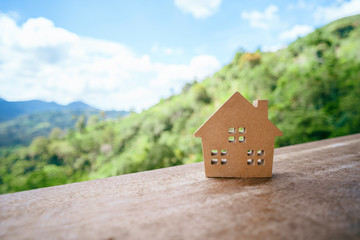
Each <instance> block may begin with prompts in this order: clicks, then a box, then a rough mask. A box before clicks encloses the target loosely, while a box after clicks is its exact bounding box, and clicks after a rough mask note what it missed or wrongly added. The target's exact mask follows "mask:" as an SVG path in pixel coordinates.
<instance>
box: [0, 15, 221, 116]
mask: <svg viewBox="0 0 360 240" xmlns="http://www.w3.org/2000/svg"><path fill="white" fill-rule="evenodd" d="M167 51H168V52H169V51H170V50H169V49H167ZM173 51H174V50H173ZM172 54H173V53H172ZM219 67H220V64H219V62H218V61H217V59H216V58H215V57H212V56H197V57H194V58H193V59H192V60H191V61H190V62H189V63H187V64H179V65H172V64H166V63H159V62H153V61H152V60H151V58H150V56H149V55H142V56H138V55H137V54H135V53H134V52H132V51H131V50H130V49H129V48H127V47H126V46H124V45H122V44H120V43H116V42H110V41H104V40H99V39H93V38H86V37H81V36H78V35H76V34H74V33H71V32H69V31H67V30H65V29H63V28H58V27H56V26H54V24H53V22H51V21H50V20H48V19H46V18H34V19H28V20H27V21H26V22H25V23H24V24H22V25H21V26H19V25H18V24H17V23H16V21H15V20H14V18H12V17H11V16H9V15H4V14H0V86H1V87H0V97H4V98H5V99H8V100H12V101H15V100H27V99H42V100H46V101H56V102H59V103H62V104H67V103H69V102H71V101H74V100H83V101H85V102H87V103H89V104H91V105H93V106H96V107H100V108H102V109H129V108H131V107H135V108H136V109H137V110H140V109H143V108H146V107H149V106H151V105H152V104H155V103H156V102H157V101H158V100H159V99H160V98H161V97H164V96H167V95H169V92H170V89H171V88H173V89H180V88H181V86H182V84H183V83H184V82H186V81H191V80H193V79H194V77H196V76H198V77H199V78H202V77H203V76H205V75H207V74H211V73H213V72H214V71H215V70H218V69H219ZM179 69H181V71H179ZM172 70H174V72H172ZM154 82H158V83H162V84H160V85H156V84H155V85H156V86H155V85H154Z"/></svg>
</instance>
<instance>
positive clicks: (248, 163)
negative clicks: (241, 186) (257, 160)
mask: <svg viewBox="0 0 360 240" xmlns="http://www.w3.org/2000/svg"><path fill="white" fill-rule="evenodd" d="M246 163H247V165H254V159H248V160H247V161H246Z"/></svg>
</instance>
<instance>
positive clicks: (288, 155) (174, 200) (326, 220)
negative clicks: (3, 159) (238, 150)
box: [0, 134, 360, 239]
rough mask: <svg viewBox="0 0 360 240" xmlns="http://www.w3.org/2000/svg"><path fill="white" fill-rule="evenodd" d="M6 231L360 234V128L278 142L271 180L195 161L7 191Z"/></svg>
mask: <svg viewBox="0 0 360 240" xmlns="http://www.w3.org/2000/svg"><path fill="white" fill-rule="evenodd" d="M0 238H1V239H360V134H357V135H350V136H346V137H340V138H334V139H330V140H324V141H318V142H312V143H306V144H300V145H294V146H290V147H284V148H278V149H276V150H275V160H274V169H273V177H272V178H271V179H220V178H217V179H215V178H206V177H205V175H204V169H203V163H195V164H189V165H183V166H177V167H171V168H165V169H159V170H154V171H148V172H141V173H135V174H128V175H122V176H117V177H111V178H106V179H100V180H94V181H87V182H81V183H74V184H67V185H63V186H57V187H50V188H42V189H36V190H31V191H25V192H19V193H14V194H6V195H1V196H0Z"/></svg>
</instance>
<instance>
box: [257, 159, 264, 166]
mask: <svg viewBox="0 0 360 240" xmlns="http://www.w3.org/2000/svg"><path fill="white" fill-rule="evenodd" d="M257 162H258V165H264V164H265V161H264V159H258V160H257Z"/></svg>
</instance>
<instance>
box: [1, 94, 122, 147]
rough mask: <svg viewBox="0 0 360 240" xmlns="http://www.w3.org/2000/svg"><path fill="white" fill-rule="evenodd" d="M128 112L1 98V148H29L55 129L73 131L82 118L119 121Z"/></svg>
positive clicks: (81, 103)
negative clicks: (22, 146) (36, 139)
mask: <svg viewBox="0 0 360 240" xmlns="http://www.w3.org/2000/svg"><path fill="white" fill-rule="evenodd" d="M126 114H128V112H126V111H106V112H102V111H100V110H99V109H96V108H94V107H91V106H89V105H87V104H85V103H83V102H73V103H70V104H68V105H60V104H57V103H55V102H44V101H39V100H32V101H18V102H8V101H5V100H4V99H0V147H4V146H7V147H13V146H16V145H28V144H29V143H31V141H32V139H33V138H35V137H37V136H47V135H49V133H50V131H51V129H53V128H54V127H58V128H61V129H72V128H73V127H74V125H75V123H76V121H77V120H78V119H79V118H83V117H85V118H90V117H91V116H93V115H98V116H99V117H98V118H102V119H105V118H119V117H121V116H125V115H126Z"/></svg>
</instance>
